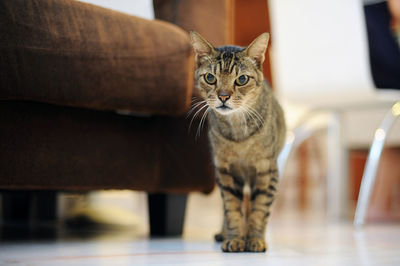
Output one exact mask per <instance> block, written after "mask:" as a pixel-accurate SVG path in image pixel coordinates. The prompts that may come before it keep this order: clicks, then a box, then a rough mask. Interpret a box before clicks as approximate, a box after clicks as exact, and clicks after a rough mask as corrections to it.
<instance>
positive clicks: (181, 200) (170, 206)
mask: <svg viewBox="0 0 400 266" xmlns="http://www.w3.org/2000/svg"><path fill="white" fill-rule="evenodd" d="M186 201H187V195H186V194H184V195H176V194H149V195H148V207H149V216H150V235H151V236H152V237H157V236H180V235H182V232H183V223H184V218H185V210H186Z"/></svg>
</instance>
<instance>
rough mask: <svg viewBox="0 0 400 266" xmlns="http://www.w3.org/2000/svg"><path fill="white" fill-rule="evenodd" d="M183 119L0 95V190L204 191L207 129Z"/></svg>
mask: <svg viewBox="0 0 400 266" xmlns="http://www.w3.org/2000/svg"><path fill="white" fill-rule="evenodd" d="M189 122H190V120H188V119H185V118H184V117H167V116H154V117H132V116H122V115H117V114H115V113H112V112H99V111H92V110H86V109H79V108H71V107H60V106H55V105H49V104H41V103H32V102H26V101H24V102H14V101H0V128H1V130H0V169H1V171H0V189H19V190H30V189H46V190H48V189H52V190H96V189H133V190H144V191H148V192H177V193H188V192H190V191H201V192H210V191H211V190H212V189H213V187H214V172H213V171H214V170H213V167H212V164H211V160H210V152H209V146H208V140H207V136H206V135H207V134H205V133H204V132H203V134H202V135H201V137H200V138H199V139H197V140H196V139H195V133H196V131H195V130H194V129H192V130H191V131H190V134H189V130H188V124H189ZM198 122H199V121H196V122H195V123H196V126H197V124H198ZM196 126H195V127H196Z"/></svg>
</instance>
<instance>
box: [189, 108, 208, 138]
mask: <svg viewBox="0 0 400 266" xmlns="http://www.w3.org/2000/svg"><path fill="white" fill-rule="evenodd" d="M206 107H207V108H208V107H209V105H208V104H207V103H206V104H205V105H204V106H202V107H200V109H199V110H197V112H196V113H195V114H194V115H193V117H192V119H191V120H190V124H189V131H190V129H191V127H192V123H193V121H194V119H195V118H196V117H197V116H198V115H199V113H200V112H201V111H202V110H203V109H204V108H206Z"/></svg>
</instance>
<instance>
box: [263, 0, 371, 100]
mask: <svg viewBox="0 0 400 266" xmlns="http://www.w3.org/2000/svg"><path fill="white" fill-rule="evenodd" d="M270 12H271V27H272V31H271V33H272V35H271V40H272V51H271V52H272V63H273V68H272V71H273V78H274V84H275V86H276V88H277V91H278V94H280V95H281V96H282V97H283V98H284V99H287V100H289V101H290V102H294V103H301V104H306V105H308V106H310V107H317V108H321V107H322V108H324V107H327V108H332V107H333V108H335V107H338V106H343V105H354V104H363V102H366V101H368V102H370V101H371V99H373V96H374V94H375V88H374V87H375V86H374V85H373V82H372V77H371V73H370V68H369V56H368V40H367V33H366V28H365V18H364V13H363V3H362V1H361V0H270Z"/></svg>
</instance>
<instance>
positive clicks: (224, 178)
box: [217, 167, 246, 252]
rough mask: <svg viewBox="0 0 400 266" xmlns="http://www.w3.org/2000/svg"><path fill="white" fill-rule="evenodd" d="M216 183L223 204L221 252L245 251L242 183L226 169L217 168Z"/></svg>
mask: <svg viewBox="0 0 400 266" xmlns="http://www.w3.org/2000/svg"><path fill="white" fill-rule="evenodd" d="M217 183H218V186H219V188H220V190H221V196H222V201H223V204H224V216H225V217H224V228H223V234H224V238H225V239H224V240H223V242H222V246H221V248H222V250H223V251H225V252H241V251H244V250H245V245H246V242H245V232H244V226H243V214H242V208H241V206H242V200H243V186H244V181H243V180H242V179H241V178H239V177H235V176H233V175H232V174H231V173H230V172H229V171H228V169H227V168H224V167H222V168H217Z"/></svg>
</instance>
